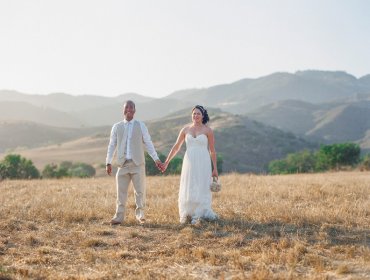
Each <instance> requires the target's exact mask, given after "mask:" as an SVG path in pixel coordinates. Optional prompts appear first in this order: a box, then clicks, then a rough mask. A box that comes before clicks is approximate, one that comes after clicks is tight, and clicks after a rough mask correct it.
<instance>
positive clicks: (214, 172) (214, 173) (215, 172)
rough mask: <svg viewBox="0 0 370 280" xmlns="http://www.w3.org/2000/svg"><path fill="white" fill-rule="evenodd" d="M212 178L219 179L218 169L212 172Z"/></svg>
mask: <svg viewBox="0 0 370 280" xmlns="http://www.w3.org/2000/svg"><path fill="white" fill-rule="evenodd" d="M212 177H217V178H218V172H217V169H213V171H212Z"/></svg>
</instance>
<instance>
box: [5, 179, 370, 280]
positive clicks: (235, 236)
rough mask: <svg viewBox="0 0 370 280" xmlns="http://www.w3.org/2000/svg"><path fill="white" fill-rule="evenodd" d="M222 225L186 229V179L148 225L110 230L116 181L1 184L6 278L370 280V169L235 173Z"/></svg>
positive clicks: (161, 200) (223, 200) (164, 187)
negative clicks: (180, 203)
mask: <svg viewBox="0 0 370 280" xmlns="http://www.w3.org/2000/svg"><path fill="white" fill-rule="evenodd" d="M220 179H221V182H222V183H223V189H222V191H221V193H218V194H215V195H214V197H213V207H214V209H215V211H216V212H217V213H218V214H219V215H220V219H219V220H218V221H217V222H206V221H204V222H202V224H201V225H199V226H197V227H194V226H191V225H180V224H179V223H178V213H177V193H178V182H179V177H177V176H163V177H162V176H158V177H148V180H147V185H148V186H147V211H146V215H147V220H148V222H147V224H145V225H143V226H141V225H138V224H137V223H136V222H135V220H134V201H133V194H132V187H130V189H131V192H130V193H129V201H128V213H127V215H126V221H125V223H124V224H123V225H120V226H110V225H108V224H107V223H106V222H108V221H109V220H110V218H111V216H112V215H113V213H114V209H115V188H114V178H112V177H110V178H108V177H105V178H96V179H65V180H34V181H2V182H0V194H1V195H0V279H127V278H128V279H370V173H369V172H363V173H360V172H358V173H357V172H341V173H328V174H311V175H286V176H257V175H238V174H229V175H224V176H222V177H221V178H220Z"/></svg>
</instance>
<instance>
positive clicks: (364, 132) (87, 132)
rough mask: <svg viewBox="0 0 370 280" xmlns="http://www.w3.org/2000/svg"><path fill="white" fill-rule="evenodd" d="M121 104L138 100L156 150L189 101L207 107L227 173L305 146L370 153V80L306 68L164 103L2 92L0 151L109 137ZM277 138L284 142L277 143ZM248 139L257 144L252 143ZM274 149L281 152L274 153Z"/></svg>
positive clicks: (186, 117)
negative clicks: (341, 146) (342, 145)
mask: <svg viewBox="0 0 370 280" xmlns="http://www.w3.org/2000/svg"><path fill="white" fill-rule="evenodd" d="M127 99H132V100H134V101H135V102H136V107H137V113H136V115H135V117H136V118H137V119H141V120H144V121H146V122H147V123H148V125H150V127H151V128H152V129H151V132H152V134H153V135H154V136H153V139H154V140H155V141H156V143H157V145H158V146H159V147H160V151H162V150H163V151H167V150H168V149H169V147H170V145H172V144H173V142H174V140H175V138H176V136H177V135H176V133H177V132H178V131H177V130H178V129H179V126H178V125H183V124H184V123H186V122H187V121H190V112H189V111H190V108H192V107H193V106H194V105H195V104H202V105H204V106H205V107H207V108H209V109H210V111H213V114H214V117H213V120H212V122H211V124H210V125H211V126H212V127H214V128H215V133H216V135H217V137H218V138H220V139H222V140H221V141H218V143H220V142H221V143H222V145H220V144H218V145H220V146H219V147H218V148H219V150H221V151H222V153H223V154H224V157H225V167H226V169H227V170H236V171H243V172H244V171H261V170H264V168H265V167H263V166H265V164H266V162H267V160H270V159H271V158H278V157H283V156H284V155H286V153H287V152H289V151H296V150H297V149H298V148H304V147H307V148H310V147H314V146H315V145H316V144H310V143H338V142H345V141H352V142H356V143H359V144H360V145H361V148H362V149H363V150H364V151H365V152H369V151H370V75H366V76H363V77H361V78H356V77H354V76H352V75H350V74H347V73H345V72H340V71H315V70H309V71H299V72H296V73H293V74H292V73H273V74H271V75H268V76H265V77H260V78H257V79H242V80H239V81H236V82H233V83H230V84H222V85H217V86H213V87H209V88H202V89H186V90H181V91H176V92H174V93H172V94H170V95H169V96H167V97H164V98H149V97H145V96H142V95H138V94H135V93H127V94H122V95H119V96H117V97H102V96H92V95H82V96H72V95H68V94H65V93H54V94H49V95H28V94H23V93H19V92H16V91H9V90H0V137H1V138H0V152H4V151H6V150H8V149H14V148H17V147H28V148H37V147H39V148H40V149H41V147H44V146H45V145H48V144H58V145H59V146H63V145H64V143H66V141H72V142H73V141H78V139H86V137H92V138H94V137H95V138H96V135H105V136H104V137H107V135H106V134H107V133H109V130H110V126H111V125H112V124H113V123H115V122H117V121H118V120H120V119H122V105H123V102H124V101H125V100H127ZM223 119H228V120H230V122H222V121H221V120H223ZM253 120H255V121H253ZM173 121H174V122H175V123H173ZM107 131H108V132H107ZM175 131H176V133H175ZM238 132H239V133H238ZM293 134H294V135H296V136H297V137H295V136H294V135H293ZM94 135H95V136H94ZM226 135H227V136H226ZM233 135H234V136H233ZM236 135H237V139H238V140H236ZM253 135H260V137H257V136H253ZM278 135H281V139H284V140H281V143H280V142H279V141H280V140H279V141H277V138H279V137H278ZM262 136H263V137H262ZM81 137H85V138H81ZM104 137H103V138H104ZM256 137H257V138H256ZM294 137H295V138H294ZM95 138H94V139H95ZM230 139H233V141H238V142H237V143H238V145H239V147H244V146H243V145H244V144H245V145H246V146H245V148H246V150H245V152H244V149H243V153H239V154H238V153H236V152H235V153H234V152H231V150H232V149H233V148H234V146H235V145H232V144H230V143H233V142H230ZM252 139H254V140H256V139H257V140H258V141H257V142H255V143H253V144H252V142H253V141H254V140H253V141H252ZM271 139H273V141H272V140H271ZM287 139H296V140H294V141H297V142H296V144H292V149H288V148H287V147H285V146H284V145H282V146H279V145H280V144H282V143H283V142H284V141H285V142H287V143H289V141H288V140H287ZM297 139H299V140H297ZM304 139H305V140H304ZM239 140H240V141H239ZM251 141H252V142H251ZM300 141H301V142H300ZM278 143H280V144H278ZM260 144H261V145H263V146H264V147H266V150H264V149H262V147H260V146H259V145H260ZM71 145H72V144H71ZM253 145H255V146H258V147H259V148H255V149H256V151H258V153H259V154H258V155H257V154H256V155H255V156H253V153H254V152H253ZM276 145H277V147H275V146H276ZM283 146H284V147H283ZM278 147H280V148H281V147H283V148H281V149H280V151H279V152H278V151H277V150H278V149H279V148H278ZM18 149H19V148H18ZM104 149H105V147H104ZM268 149H271V150H270V151H268ZM269 152H270V153H271V156H269V155H267V154H268V153H269ZM229 155H230V157H229ZM244 157H245V158H248V160H250V159H253V160H252V161H250V162H249V161H248V160H244V159H243V158H244ZM99 158H100V157H99ZM233 162H234V163H233Z"/></svg>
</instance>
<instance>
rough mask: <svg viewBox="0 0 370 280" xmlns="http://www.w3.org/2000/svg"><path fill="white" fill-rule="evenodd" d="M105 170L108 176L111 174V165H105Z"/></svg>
mask: <svg viewBox="0 0 370 280" xmlns="http://www.w3.org/2000/svg"><path fill="white" fill-rule="evenodd" d="M105 171H106V172H107V174H108V175H109V176H110V175H112V165H111V164H107V165H106V167H105Z"/></svg>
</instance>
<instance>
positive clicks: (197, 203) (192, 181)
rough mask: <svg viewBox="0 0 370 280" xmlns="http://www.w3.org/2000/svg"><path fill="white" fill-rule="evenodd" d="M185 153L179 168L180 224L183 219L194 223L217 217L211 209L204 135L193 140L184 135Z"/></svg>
mask: <svg viewBox="0 0 370 280" xmlns="http://www.w3.org/2000/svg"><path fill="white" fill-rule="evenodd" d="M185 143H186V153H185V155H184V160H183V163H182V169H181V179H180V190H179V214H180V223H185V222H186V220H187V217H191V221H192V223H193V224H195V223H196V222H197V221H198V220H200V219H208V220H214V219H217V215H216V214H215V213H214V212H213V210H212V206H211V204H212V193H211V190H210V184H211V180H212V165H211V158H210V155H209V151H208V138H207V136H206V135H205V134H200V135H198V136H197V137H193V136H192V135H191V134H186V136H185Z"/></svg>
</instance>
